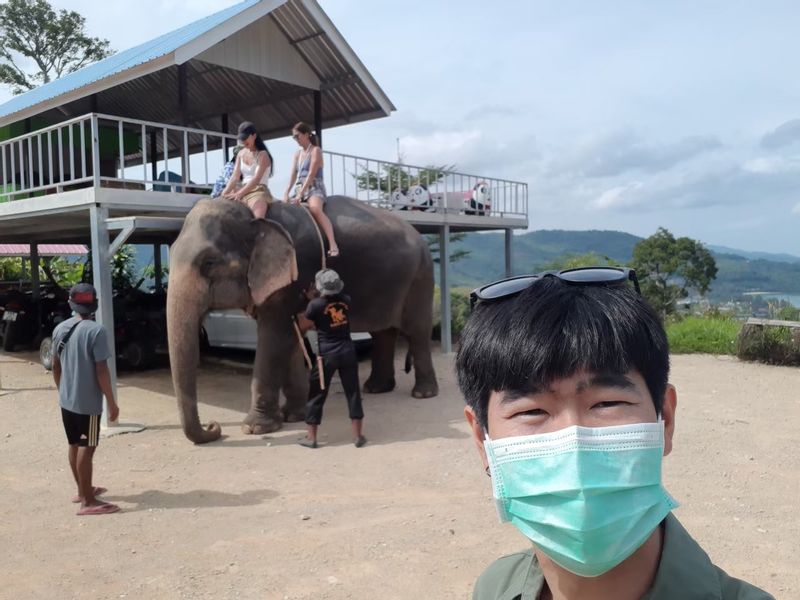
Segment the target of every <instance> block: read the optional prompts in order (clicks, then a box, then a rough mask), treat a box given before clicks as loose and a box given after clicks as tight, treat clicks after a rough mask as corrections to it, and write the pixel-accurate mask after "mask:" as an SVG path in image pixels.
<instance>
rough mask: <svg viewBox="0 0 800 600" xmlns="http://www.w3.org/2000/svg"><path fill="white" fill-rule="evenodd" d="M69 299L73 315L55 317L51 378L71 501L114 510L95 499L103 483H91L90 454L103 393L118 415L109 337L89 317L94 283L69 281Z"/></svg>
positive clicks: (86, 509) (87, 510) (98, 510)
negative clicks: (74, 487) (71, 487)
mask: <svg viewBox="0 0 800 600" xmlns="http://www.w3.org/2000/svg"><path fill="white" fill-rule="evenodd" d="M69 305H70V307H71V308H72V310H73V311H74V312H75V316H74V317H72V318H71V319H67V320H66V321H64V322H63V323H59V325H58V326H57V327H56V328H55V330H54V331H53V349H54V352H53V378H54V379H55V382H56V387H57V388H58V399H59V403H60V404H61V418H62V420H63V422H64V430H65V432H66V434H67V443H68V444H69V466H70V467H71V468H72V475H73V476H74V477H75V483H76V484H77V485H78V494H77V495H76V496H75V497H73V498H72V501H73V502H75V503H80V504H81V508H80V510H79V511H78V514H79V515H106V514H109V513H114V512H117V511H118V510H119V507H118V506H116V505H115V504H111V503H109V502H102V501H100V500H98V499H97V496H99V495H101V494H103V493H105V491H106V489H105V488H102V487H94V486H93V485H92V460H93V458H94V451H95V449H96V448H97V444H98V442H99V441H100V416H101V415H102V413H103V396H104V395H105V397H106V401H107V402H108V416H109V418H110V420H111V421H116V420H117V418H118V417H119V407H118V406H117V403H116V401H115V399H114V392H113V390H112V388H111V375H110V373H109V370H108V363H107V362H106V361H107V360H108V358H109V349H108V338H107V336H106V330H105V328H104V327H103V326H102V325H100V324H99V323H95V321H94V320H93V319H92V316H93V315H94V313H95V311H96V310H97V291H96V290H95V289H94V287H93V286H91V285H90V284H88V283H78V284H76V285H75V286H73V287H72V289H71V290H70V292H69Z"/></svg>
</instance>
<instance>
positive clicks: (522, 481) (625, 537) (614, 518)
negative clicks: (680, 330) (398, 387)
mask: <svg viewBox="0 0 800 600" xmlns="http://www.w3.org/2000/svg"><path fill="white" fill-rule="evenodd" d="M484 446H485V448H486V456H487V457H488V459H489V468H490V470H491V471H490V472H491V476H492V483H493V487H494V498H495V503H496V505H497V511H498V513H499V514H500V520H501V521H503V522H510V523H512V524H513V525H514V526H516V527H517V529H519V530H520V531H521V532H522V533H523V534H524V535H525V536H527V537H528V538H529V539H530V540H531V541H532V542H533V543H534V544H535V546H536V547H537V548H538V549H539V550H541V551H542V552H544V553H545V554H546V555H547V556H549V557H550V558H551V559H552V560H553V561H554V562H555V563H557V564H558V565H560V566H562V567H563V568H565V569H567V570H568V571H571V572H572V573H575V574H576V575H580V576H582V577H596V576H598V575H602V574H603V573H605V572H606V571H610V570H611V569H613V568H614V567H616V566H617V565H618V564H620V563H621V562H622V561H623V560H625V559H626V558H628V557H629V556H630V555H631V554H633V553H634V552H635V551H636V550H637V549H638V548H639V547H640V546H641V545H642V544H644V542H645V541H646V540H647V539H648V538H649V537H650V535H651V534H652V533H653V531H654V530H655V528H656V527H658V525H659V524H660V523H661V521H662V520H663V519H664V517H666V516H667V514H669V512H670V511H671V510H672V509H673V508H675V507H677V506H678V503H677V502H675V500H673V499H672V497H671V496H670V495H669V494H668V493H667V491H666V490H665V489H664V488H663V486H662V485H661V459H662V455H663V450H664V424H663V422H662V421H659V422H658V423H638V424H635V425H619V426H614V427H578V426H572V427H567V428H566V429H562V430H560V431H555V432H553V433H546V434H541V435H529V436H520V437H509V438H503V439H499V440H490V439H488V438H487V439H486V441H485V442H484Z"/></svg>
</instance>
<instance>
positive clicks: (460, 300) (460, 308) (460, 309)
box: [432, 286, 471, 340]
mask: <svg viewBox="0 0 800 600" xmlns="http://www.w3.org/2000/svg"><path fill="white" fill-rule="evenodd" d="M470 291H471V290H470V289H469V288H450V312H451V313H452V317H453V318H452V322H451V332H452V334H453V336H454V337H458V335H459V334H460V333H461V331H462V330H463V329H464V325H466V324H467V318H468V317H469V293H470ZM441 308H442V304H441V295H440V293H439V286H436V287H435V288H434V290H433V334H432V339H434V340H440V339H442V323H441V321H442V312H441Z"/></svg>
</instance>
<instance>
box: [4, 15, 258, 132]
mask: <svg viewBox="0 0 800 600" xmlns="http://www.w3.org/2000/svg"><path fill="white" fill-rule="evenodd" d="M260 1H261V0H246V1H245V2H241V3H240V4H235V5H234V6H231V7H229V8H226V9H225V10H221V11H219V12H218V13H214V14H213V15H210V16H208V17H204V18H202V19H200V20H198V21H195V22H194V23H189V24H188V25H184V26H183V27H181V28H179V29H176V30H175V31H170V32H169V33H165V34H164V35H162V36H159V37H157V38H155V39H154V40H150V41H149V42H145V43H144V44H139V45H138V46H136V47H134V48H130V49H128V50H123V51H122V52H117V53H116V54H114V55H113V56H109V57H108V58H104V59H103V60H101V61H98V62H96V63H93V64H91V65H87V66H85V67H83V68H82V69H78V70H77V71H75V72H74V73H70V74H68V75H65V76H63V77H61V78H59V79H56V80H54V81H51V82H50V83H46V84H44V85H41V86H39V87H37V88H35V89H32V90H31V91H29V92H25V93H24V94H20V95H19V96H15V97H14V98H12V99H11V100H9V101H8V102H6V103H5V104H2V105H0V118H2V117H5V116H6V115H10V114H13V113H15V112H19V111H20V110H23V109H25V108H27V107H30V106H35V105H37V104H39V103H40V102H44V101H45V100H50V99H51V98H55V97H57V96H60V95H62V94H66V93H67V92H72V91H74V90H77V89H79V88H82V87H84V86H86V85H89V84H90V83H94V82H95V81H100V80H101V79H105V78H106V77H111V76H112V75H116V74H118V73H121V72H123V71H126V70H128V69H131V68H133V67H136V66H139V65H143V64H144V63H147V62H150V61H151V60H154V59H156V58H160V57H162V56H166V55H167V54H169V53H170V52H174V51H175V50H177V49H178V48H180V47H181V46H183V45H184V44H186V43H187V42H190V41H192V40H193V39H196V38H198V37H199V36H201V35H203V34H204V33H207V32H208V31H209V30H211V29H213V28H214V27H216V26H217V25H219V24H221V23H224V22H225V21H227V20H228V19H230V18H231V17H233V16H235V15H238V14H239V13H241V12H242V11H243V10H246V9H248V8H250V7H251V6H254V5H255V4H258V3H259V2H260Z"/></svg>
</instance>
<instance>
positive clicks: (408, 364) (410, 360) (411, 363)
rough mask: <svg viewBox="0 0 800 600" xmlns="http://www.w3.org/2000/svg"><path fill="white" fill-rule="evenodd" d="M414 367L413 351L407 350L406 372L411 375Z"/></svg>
mask: <svg viewBox="0 0 800 600" xmlns="http://www.w3.org/2000/svg"><path fill="white" fill-rule="evenodd" d="M413 366H414V359H413V358H412V356H411V350H406V366H405V372H406V373H411V367H413Z"/></svg>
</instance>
